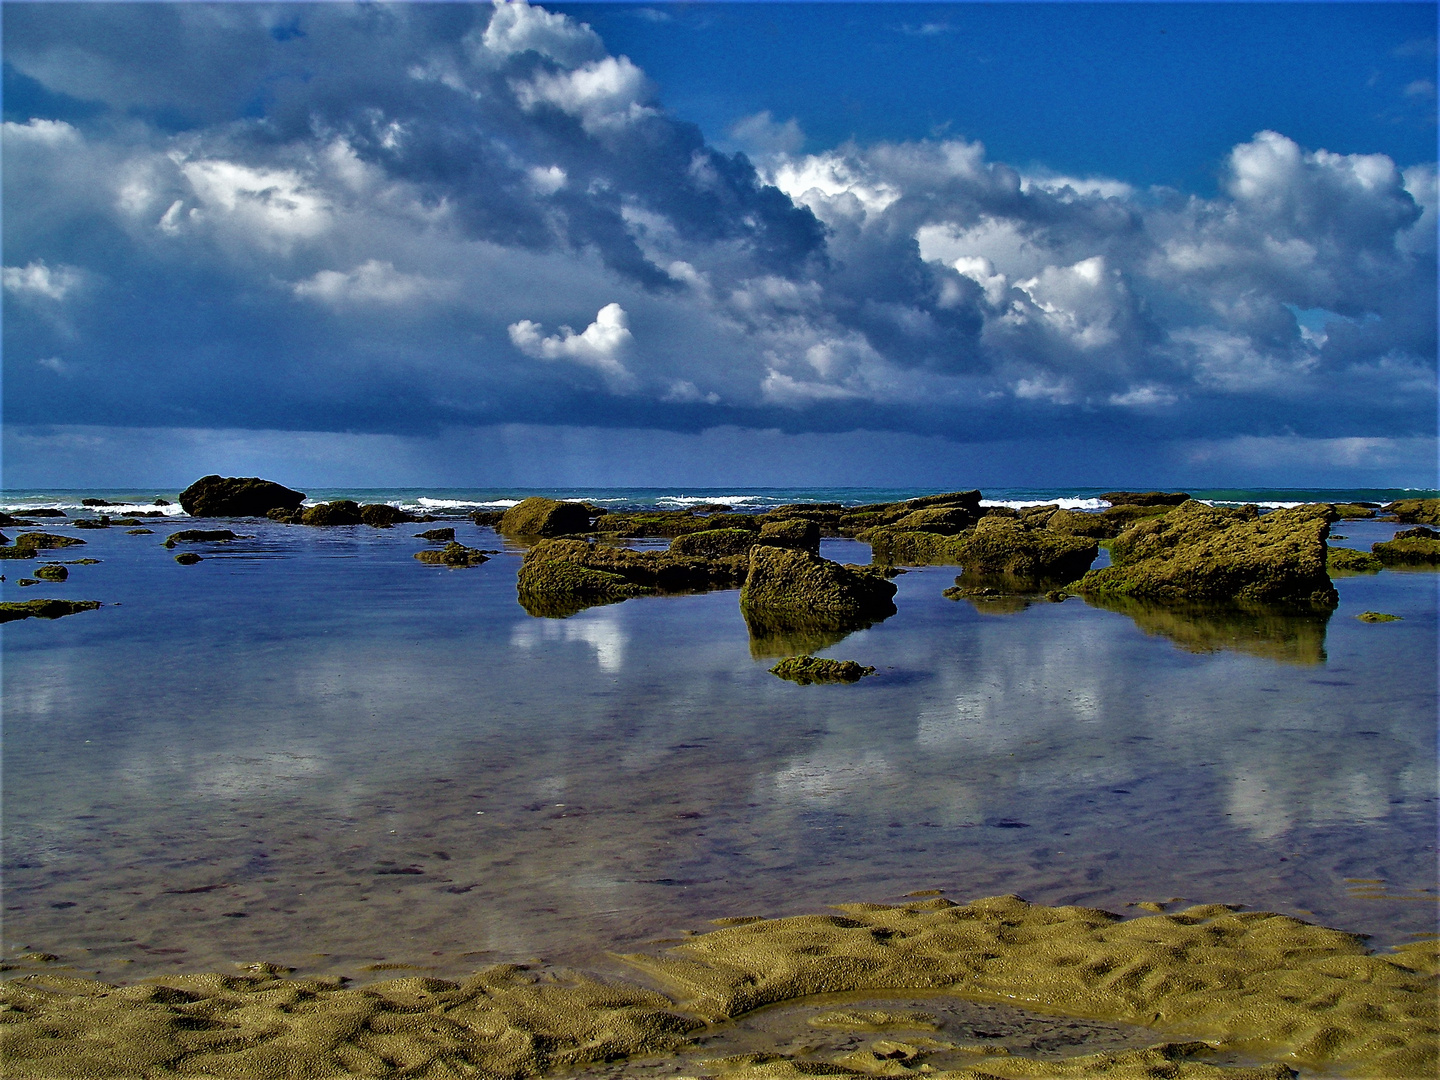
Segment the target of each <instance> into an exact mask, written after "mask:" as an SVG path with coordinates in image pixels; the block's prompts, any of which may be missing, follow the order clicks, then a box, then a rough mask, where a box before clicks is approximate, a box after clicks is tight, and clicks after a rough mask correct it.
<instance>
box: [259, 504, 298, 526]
mask: <svg viewBox="0 0 1440 1080" xmlns="http://www.w3.org/2000/svg"><path fill="white" fill-rule="evenodd" d="M265 516H266V517H267V518H269V519H270V520H271V521H278V522H279V523H280V524H281V525H303V524H305V508H304V507H303V506H297V507H296V508H295V509H294V510H287V509H285V508H284V507H278V506H277V507H276V508H275V509H274V510H267V511H265Z"/></svg>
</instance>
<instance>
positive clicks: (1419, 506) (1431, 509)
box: [25, 499, 1440, 525]
mask: <svg viewBox="0 0 1440 1080" xmlns="http://www.w3.org/2000/svg"><path fill="white" fill-rule="evenodd" d="M1383 509H1384V511H1385V513H1387V514H1392V515H1394V517H1395V520H1396V521H1401V522H1404V523H1405V524H1407V525H1440V499H1396V500H1395V501H1394V502H1392V503H1390V504H1388V505H1387V506H1385V507H1384V508H1383ZM25 513H27V514H28V513H31V511H29V510H26V511H25Z"/></svg>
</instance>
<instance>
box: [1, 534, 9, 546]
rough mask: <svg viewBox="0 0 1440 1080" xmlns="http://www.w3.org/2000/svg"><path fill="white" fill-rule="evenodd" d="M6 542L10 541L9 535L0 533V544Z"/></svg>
mask: <svg viewBox="0 0 1440 1080" xmlns="http://www.w3.org/2000/svg"><path fill="white" fill-rule="evenodd" d="M8 543H10V537H8V536H6V535H5V534H4V533H0V546H3V545H5V544H8Z"/></svg>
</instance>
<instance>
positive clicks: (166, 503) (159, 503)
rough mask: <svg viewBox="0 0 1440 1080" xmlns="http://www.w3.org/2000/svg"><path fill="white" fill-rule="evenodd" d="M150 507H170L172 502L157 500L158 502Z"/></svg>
mask: <svg viewBox="0 0 1440 1080" xmlns="http://www.w3.org/2000/svg"><path fill="white" fill-rule="evenodd" d="M150 505H151V506H169V505H170V500H169V499H156V500H155V501H154V502H153V503H151V504H150ZM182 509H183V507H182Z"/></svg>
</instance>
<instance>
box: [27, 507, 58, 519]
mask: <svg viewBox="0 0 1440 1080" xmlns="http://www.w3.org/2000/svg"><path fill="white" fill-rule="evenodd" d="M20 512H21V513H22V514H23V515H24V516H25V517H32V518H37V517H44V518H62V517H68V516H69V515H68V514H66V513H65V511H64V510H54V509H51V508H50V507H41V508H40V509H38V510H22V511H20Z"/></svg>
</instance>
